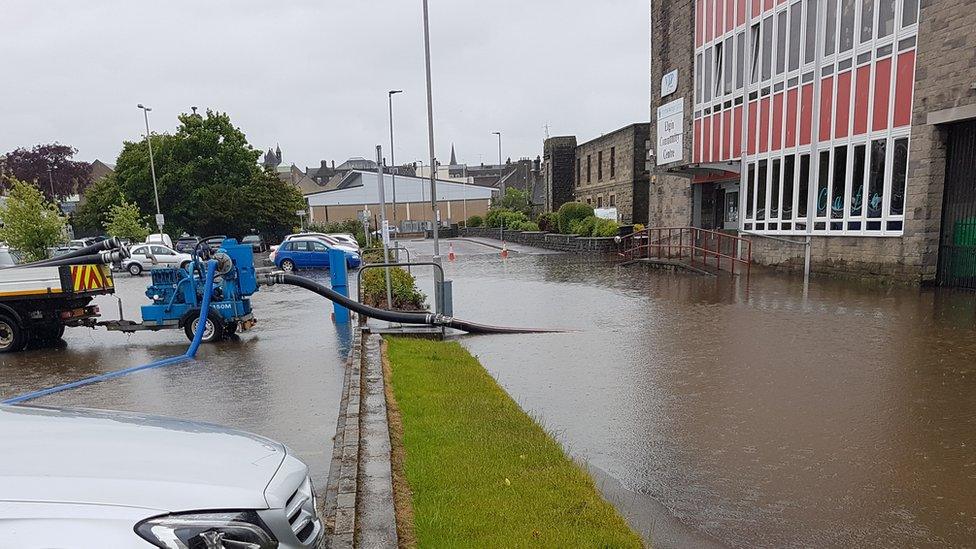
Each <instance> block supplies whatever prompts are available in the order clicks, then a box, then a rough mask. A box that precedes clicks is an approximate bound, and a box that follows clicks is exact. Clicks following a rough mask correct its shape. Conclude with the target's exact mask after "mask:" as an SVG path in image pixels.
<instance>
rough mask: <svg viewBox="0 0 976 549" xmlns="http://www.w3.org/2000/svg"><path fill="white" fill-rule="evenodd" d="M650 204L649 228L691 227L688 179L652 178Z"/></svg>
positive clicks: (659, 176)
mask: <svg viewBox="0 0 976 549" xmlns="http://www.w3.org/2000/svg"><path fill="white" fill-rule="evenodd" d="M648 202H649V208H650V212H649V214H648V220H649V223H648V227H687V226H689V225H691V185H689V183H688V179H687V178H684V177H677V176H673V175H656V176H654V177H652V178H651V189H650V199H649V201H648Z"/></svg>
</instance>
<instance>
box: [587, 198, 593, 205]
mask: <svg viewBox="0 0 976 549" xmlns="http://www.w3.org/2000/svg"><path fill="white" fill-rule="evenodd" d="M586 203H587V204H593V198H591V197H589V196H587V197H586Z"/></svg>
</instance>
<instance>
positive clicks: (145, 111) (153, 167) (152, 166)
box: [138, 103, 163, 234]
mask: <svg viewBox="0 0 976 549" xmlns="http://www.w3.org/2000/svg"><path fill="white" fill-rule="evenodd" d="M138 107H139V108H140V109H142V114H143V115H144V116H145V119H146V145H148V146H149V170H150V172H151V173H152V182H153V196H155V197H156V227H158V228H159V234H163V224H162V223H160V219H159V217H160V215H162V212H161V211H160V210H159V189H158V188H157V186H156V161H155V160H154V159H153V150H152V139H150V138H149V137H150V132H149V111H151V110H152V108H150V107H146V106H143V105H142V104H141V103H140V104H139V105H138Z"/></svg>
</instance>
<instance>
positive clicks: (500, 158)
mask: <svg viewBox="0 0 976 549" xmlns="http://www.w3.org/2000/svg"><path fill="white" fill-rule="evenodd" d="M491 133H492V135H497V136H498V170H499V172H498V173H499V174H500V173H501V166H502V132H491Z"/></svg>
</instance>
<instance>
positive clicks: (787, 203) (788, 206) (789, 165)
mask: <svg viewBox="0 0 976 549" xmlns="http://www.w3.org/2000/svg"><path fill="white" fill-rule="evenodd" d="M795 174H796V156H794V155H789V156H787V157H786V158H784V159H783V220H784V221H788V220H790V219H792V218H793V186H794V185H795V184H796V183H795V177H794V176H795Z"/></svg>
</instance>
